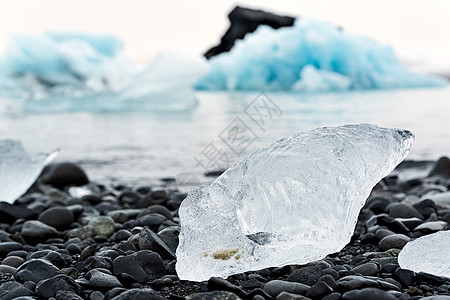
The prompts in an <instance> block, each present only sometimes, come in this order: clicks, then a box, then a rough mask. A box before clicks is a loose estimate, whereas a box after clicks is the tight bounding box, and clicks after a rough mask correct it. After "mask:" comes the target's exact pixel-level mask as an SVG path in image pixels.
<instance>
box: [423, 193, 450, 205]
mask: <svg viewBox="0 0 450 300" xmlns="http://www.w3.org/2000/svg"><path fill="white" fill-rule="evenodd" d="M426 199H429V200H432V201H433V202H434V203H435V204H436V205H439V206H443V207H448V206H450V192H444V193H439V194H433V195H425V196H423V197H422V198H421V200H426Z"/></svg>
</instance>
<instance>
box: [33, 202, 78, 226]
mask: <svg viewBox="0 0 450 300" xmlns="http://www.w3.org/2000/svg"><path fill="white" fill-rule="evenodd" d="M38 220H39V221H41V222H42V223H45V224H47V225H50V226H52V227H55V228H66V227H68V226H70V224H72V222H73V213H72V212H71V211H70V210H68V209H67V208H66V207H62V206H57V207H50V208H49V209H47V210H44V211H43V212H41V213H40V214H39V218H38Z"/></svg>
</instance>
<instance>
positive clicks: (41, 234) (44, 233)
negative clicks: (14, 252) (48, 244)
mask: <svg viewBox="0 0 450 300" xmlns="http://www.w3.org/2000/svg"><path fill="white" fill-rule="evenodd" d="M20 234H21V235H22V236H23V237H24V238H25V239H26V240H32V241H36V240H40V241H43V240H46V239H48V238H51V237H55V236H57V235H58V232H57V231H56V229H55V228H53V227H51V226H48V225H47V224H44V223H42V222H41V221H26V222H25V223H24V224H23V226H22V231H21V233H20Z"/></svg>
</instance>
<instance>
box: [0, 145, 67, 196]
mask: <svg viewBox="0 0 450 300" xmlns="http://www.w3.org/2000/svg"><path fill="white" fill-rule="evenodd" d="M58 152H59V151H58V150H56V151H53V152H51V153H49V154H43V153H39V154H34V155H30V154H28V153H26V152H25V150H24V149H23V147H22V143H21V142H19V141H16V140H0V201H6V202H9V203H12V202H14V200H16V199H17V198H18V197H20V196H21V195H22V194H23V193H25V192H26V191H27V189H28V188H29V187H30V186H31V185H32V184H33V183H34V182H35V181H36V179H37V178H38V176H39V174H41V172H42V169H44V167H45V166H46V165H47V164H48V163H50V162H51V161H52V160H53V159H54V158H55V157H56V155H57V154H58Z"/></svg>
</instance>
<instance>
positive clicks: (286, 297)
mask: <svg viewBox="0 0 450 300" xmlns="http://www.w3.org/2000/svg"><path fill="white" fill-rule="evenodd" d="M253 299H254V298H253ZM263 299H264V298H263ZM275 299H276V300H311V298H309V297H306V296H302V295H298V294H293V293H288V292H281V293H280V294H279V295H278V296H277V297H276V298H275Z"/></svg>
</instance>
